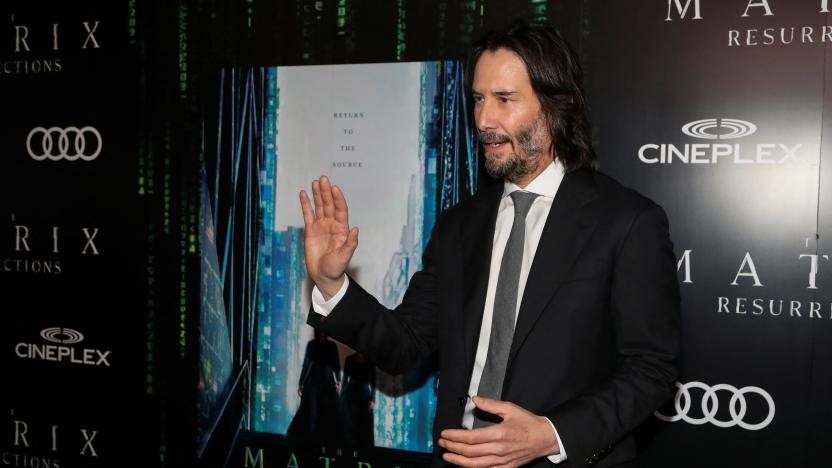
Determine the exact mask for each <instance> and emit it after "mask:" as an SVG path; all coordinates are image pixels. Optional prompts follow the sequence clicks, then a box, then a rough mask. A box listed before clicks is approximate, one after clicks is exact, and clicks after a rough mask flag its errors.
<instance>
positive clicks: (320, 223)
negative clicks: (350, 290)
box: [300, 176, 358, 299]
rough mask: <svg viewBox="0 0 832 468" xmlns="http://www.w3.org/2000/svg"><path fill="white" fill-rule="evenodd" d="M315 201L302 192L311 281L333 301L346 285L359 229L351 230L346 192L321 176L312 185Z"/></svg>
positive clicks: (306, 249) (304, 237) (305, 242)
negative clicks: (313, 203)
mask: <svg viewBox="0 0 832 468" xmlns="http://www.w3.org/2000/svg"><path fill="white" fill-rule="evenodd" d="M312 197H313V198H314V200H315V207H314V209H313V207H312V204H311V203H310V201H309V196H308V195H307V194H306V191H304V190H301V192H300V207H301V210H302V211H303V226H304V231H303V247H304V255H305V257H306V271H307V272H308V273H309V277H310V278H311V279H312V281H313V282H314V283H315V285H316V286H317V287H318V289H319V290H320V291H321V293H322V294H323V295H324V298H326V299H329V298H330V297H332V296H334V295H335V294H336V293H337V292H338V290H339V289H340V288H341V285H342V284H343V282H344V272H345V271H346V270H347V265H348V264H349V262H350V259H351V258H352V254H353V252H355V248H356V247H358V228H355V227H353V228H352V229H350V225H349V211H348V209H347V200H346V198H344V192H342V191H341V189H340V188H339V187H338V186H335V185H332V184H331V183H330V182H329V178H327V177H326V176H321V178H320V179H318V180H313V181H312Z"/></svg>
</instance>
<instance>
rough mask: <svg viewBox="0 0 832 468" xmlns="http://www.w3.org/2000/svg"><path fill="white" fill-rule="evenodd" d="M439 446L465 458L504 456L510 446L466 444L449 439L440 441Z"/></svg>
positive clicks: (495, 443) (493, 443) (497, 443)
mask: <svg viewBox="0 0 832 468" xmlns="http://www.w3.org/2000/svg"><path fill="white" fill-rule="evenodd" d="M439 446H440V447H442V448H444V449H446V450H447V451H449V452H453V453H456V454H459V455H462V456H464V457H469V458H471V457H484V456H488V455H495V456H503V455H505V454H506V452H507V450H508V445H507V444H505V443H503V442H487V443H484V444H473V445H471V444H464V443H462V442H454V441H451V440H448V439H439Z"/></svg>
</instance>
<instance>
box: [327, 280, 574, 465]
mask: <svg viewBox="0 0 832 468" xmlns="http://www.w3.org/2000/svg"><path fill="white" fill-rule="evenodd" d="M321 299H323V296H321ZM546 420H547V421H549V425H550V426H552V430H553V431H555V438H556V439H557V440H558V447H560V453H556V454H554V455H549V456H548V457H546V458H548V459H549V461H550V462H552V463H561V462H564V461H566V449H565V448H563V442H561V441H560V435H558V431H557V429H555V425H554V423H552V421H551V420H550V419H549V418H546Z"/></svg>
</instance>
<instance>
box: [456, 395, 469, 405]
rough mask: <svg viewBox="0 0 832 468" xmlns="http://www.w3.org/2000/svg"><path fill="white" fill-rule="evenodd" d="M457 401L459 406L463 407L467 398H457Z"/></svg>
mask: <svg viewBox="0 0 832 468" xmlns="http://www.w3.org/2000/svg"><path fill="white" fill-rule="evenodd" d="M457 401H458V402H459V406H465V403H466V402H467V401H468V398H466V397H459V399H457Z"/></svg>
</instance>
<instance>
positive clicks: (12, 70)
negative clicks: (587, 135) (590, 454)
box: [0, 0, 832, 468]
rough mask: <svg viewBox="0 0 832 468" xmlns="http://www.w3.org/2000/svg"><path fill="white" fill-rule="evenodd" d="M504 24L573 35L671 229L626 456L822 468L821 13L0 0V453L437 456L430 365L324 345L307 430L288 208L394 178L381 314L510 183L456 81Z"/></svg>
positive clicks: (616, 167)
mask: <svg viewBox="0 0 832 468" xmlns="http://www.w3.org/2000/svg"><path fill="white" fill-rule="evenodd" d="M516 18H524V19H526V20H529V21H534V22H544V23H549V24H553V25H554V26H556V27H558V28H559V29H561V30H562V31H563V32H564V34H565V35H566V36H567V37H568V38H569V40H570V41H571V42H572V43H573V45H574V46H575V48H576V50H577V51H578V52H579V55H580V56H581V59H582V61H583V64H584V68H585V72H586V78H587V82H586V86H587V94H588V96H589V100H590V104H591V109H590V110H591V118H592V122H593V126H594V129H595V141H596V145H597V150H598V153H599V159H600V169H601V170H602V171H604V172H606V173H609V174H611V175H613V176H614V177H616V178H618V179H619V180H620V181H622V182H623V183H624V184H625V185H629V186H631V187H633V188H635V189H637V190H639V191H641V192H642V193H644V194H645V195H647V196H649V197H651V198H653V199H654V200H656V201H657V202H658V203H659V204H661V205H662V206H663V207H664V208H665V209H666V211H667V213H668V215H669V218H670V222H671V234H672V238H673V240H674V243H675V248H676V255H677V258H678V261H679V263H678V278H679V282H680V285H681V288H682V294H683V310H682V313H683V337H684V342H683V356H682V375H681V378H680V380H679V382H678V385H677V393H676V396H675V398H674V399H673V400H672V401H669V402H667V404H666V405H665V406H663V407H662V408H661V409H659V411H657V412H656V414H654V415H653V416H652V417H651V418H649V420H647V421H646V422H645V424H644V425H643V426H642V427H641V428H640V430H639V441H640V442H641V444H642V446H643V450H644V455H643V457H642V459H641V465H642V466H646V467H666V466H674V467H687V466H690V467H693V466H724V467H729V466H730V467H733V466H761V467H763V466H771V467H775V466H795V467H818V466H826V465H828V461H827V459H828V456H829V455H830V454H832V452H830V450H829V449H828V442H827V440H828V439H829V437H830V436H832V423H830V421H832V400H830V399H829V398H828V394H829V392H830V391H832V370H830V367H829V366H828V365H827V364H826V359H825V358H826V357H827V356H830V355H832V295H831V294H830V292H829V291H830V288H831V287H832V283H830V276H829V275H830V269H832V260H830V259H832V251H829V249H828V248H827V247H828V246H826V245H825V242H824V239H825V235H829V234H830V233H832V218H830V216H829V215H828V214H827V212H828V210H829V207H830V206H832V189H830V182H832V165H830V164H829V162H828V161H827V162H826V164H824V154H827V153H829V151H832V146H830V142H829V140H830V139H829V137H828V135H829V131H825V130H828V129H829V123H828V122H829V118H828V116H827V113H828V110H829V109H832V94H831V93H830V91H828V90H827V83H828V82H829V79H828V76H829V73H830V72H832V65H830V63H832V62H831V61H830V60H829V59H830V57H829V54H830V44H832V13H830V5H829V2H827V1H826V0H807V1H802V2H785V1H782V0H780V1H777V0H720V1H716V0H649V1H647V0H645V1H638V2H632V1H630V2H622V1H615V2H611V1H601V0H597V1H596V0H571V1H566V0H565V1H556V0H524V1H520V0H513V1H497V0H470V1H444V0H431V1H423V0H422V1H419V0H397V1H390V2H365V1H358V0H283V1H278V0H273V1H261V0H234V1H219V0H216V1H212V0H203V1H198V2H186V1H180V2H146V1H141V0H123V1H83V2H82V1H78V2H69V1H65V2H57V1H56V2H50V1H37V2H23V1H12V2H5V3H3V4H2V5H0V98H1V99H2V103H3V105H2V110H1V111H0V112H2V115H3V116H4V118H3V122H4V125H3V128H2V130H0V136H1V137H2V148H3V150H2V152H0V154H2V157H0V217H2V221H0V291H2V293H3V294H2V296H3V299H2V300H3V306H2V310H3V311H4V312H5V313H4V314H3V319H2V320H3V326H0V363H2V366H3V368H4V369H5V374H4V375H6V378H5V379H4V380H3V384H4V385H3V386H2V387H3V391H2V397H0V464H1V465H2V466H11V467H27V468H44V467H49V468H62V467H96V466H101V467H104V466H131V465H136V466H177V467H178V466H230V467H240V468H243V467H260V468H264V467H273V466H281V467H284V466H339V465H343V464H349V465H351V466H362V467H369V466H402V467H404V466H418V465H420V464H422V463H424V460H426V457H425V455H424V454H425V452H426V451H429V450H430V449H431V446H430V443H431V442H430V439H429V437H426V431H427V430H428V429H429V419H430V418H429V416H430V414H431V413H432V411H433V409H432V408H433V407H432V405H433V401H434V400H433V393H434V392H433V390H434V388H435V384H436V381H437V376H436V375H435V373H434V372H433V370H432V368H431V366H430V363H428V364H427V365H426V367H425V368H424V369H422V370H420V373H419V374H418V375H411V376H405V377H402V378H394V377H391V376H386V375H383V374H382V373H381V372H370V370H371V369H372V366H371V363H370V364H367V363H366V362H364V361H363V360H362V358H361V357H359V356H355V355H354V354H353V353H352V351H351V350H349V349H347V348H345V347H343V346H341V345H340V344H332V345H330V344H326V342H325V341H324V342H322V343H324V344H321V345H320V346H321V347H322V349H324V348H326V349H332V350H337V351H336V352H335V353H334V354H333V356H335V359H334V360H333V361H332V362H329V361H327V363H326V364H325V365H324V367H323V368H325V369H326V372H331V373H332V376H331V377H332V385H331V386H332V387H333V388H332V389H331V390H332V391H331V392H330V390H329V389H327V390H326V392H323V391H322V392H321V393H320V395H324V396H323V397H322V398H330V397H331V398H332V400H331V401H330V403H331V405H332V406H331V408H330V411H329V413H328V414H327V415H325V416H323V417H318V416H315V417H310V416H309V415H308V412H309V410H308V404H309V400H308V398H309V395H310V394H313V393H310V391H309V387H308V385H309V382H307V381H304V380H303V378H302V376H303V374H304V373H305V369H308V368H309V366H310V365H313V364H309V363H308V359H307V364H304V357H305V356H306V355H307V354H309V353H308V351H307V349H309V348H310V347H314V346H318V345H314V344H313V341H314V340H313V339H312V338H313V337H312V334H311V330H308V329H306V328H304V327H305V325H303V318H304V317H303V316H304V315H305V308H306V306H307V305H308V296H307V294H308V289H307V288H308V285H307V284H306V283H305V272H304V271H303V266H302V262H301V261H299V258H300V257H299V254H300V253H301V251H300V250H299V248H300V247H299V246H300V244H299V240H300V237H299V236H300V233H299V231H298V230H297V229H296V226H295V224H293V223H294V221H293V219H294V218H293V217H294V216H295V213H293V212H292V210H293V209H296V207H295V206H294V205H295V201H294V199H293V198H294V196H292V197H290V196H289V195H284V194H285V193H289V194H291V193H295V190H296V188H301V187H303V186H305V185H306V183H307V180H305V179H306V178H308V177H309V174H311V172H310V171H312V172H314V171H320V170H326V171H328V172H330V173H331V175H333V177H335V176H337V177H338V178H339V179H340V180H343V181H344V184H343V185H345V186H348V185H350V183H352V184H354V185H355V188H353V189H351V190H352V191H351V193H354V194H355V195H354V198H355V199H356V203H358V204H360V203H362V202H361V200H362V199H363V198H364V197H371V191H369V190H368V191H367V192H366V193H365V192H364V190H367V189H366V186H368V185H369V184H370V182H367V181H371V180H372V178H373V177H374V176H375V175H376V174H378V173H379V171H383V172H384V173H389V174H391V175H395V176H396V177H398V178H400V179H401V182H400V183H398V186H400V187H402V190H401V193H397V194H395V196H392V197H391V198H390V200H387V201H388V202H389V203H390V204H391V205H390V207H389V208H388V210H389V213H390V214H394V213H395V216H398V218H396V219H400V223H398V224H396V225H388V226H382V225H379V229H378V232H376V233H374V231H373V230H372V229H373V228H372V226H371V225H362V226H361V227H362V236H363V238H369V239H375V238H373V237H372V236H374V235H375V236H377V239H378V241H371V243H370V244H368V243H366V242H365V243H363V244H362V247H367V246H369V245H372V247H373V248H370V249H368V250H367V251H365V252H364V257H360V258H357V259H356V260H357V263H358V264H357V265H356V266H357V268H358V269H359V270H360V271H361V272H362V273H363V274H365V275H367V277H368V278H375V279H373V280H371V281H373V282H375V285H374V286H373V287H376V288H378V290H379V295H380V296H382V299H383V300H384V301H390V302H391V303H394V302H395V301H396V300H397V299H398V297H399V294H400V292H401V290H402V289H403V287H404V285H405V284H406V281H407V278H408V277H409V275H410V274H412V271H413V269H414V268H417V267H418V258H419V253H420V251H421V248H422V246H423V242H424V240H426V237H425V233H427V232H430V225H431V224H432V220H433V219H435V216H437V215H438V214H439V213H441V211H443V210H444V209H446V208H448V207H449V206H451V205H452V204H454V203H456V202H458V201H459V200H461V199H464V198H466V197H468V196H470V194H471V193H473V192H474V191H476V189H477V188H478V187H480V188H481V187H483V186H485V185H487V184H490V183H493V181H491V180H489V179H488V177H487V176H485V175H484V174H483V173H482V171H481V169H480V167H479V165H478V164H477V156H478V148H477V147H476V144H475V142H474V140H473V139H471V138H470V137H471V133H470V131H471V123H470V119H469V114H468V111H467V108H468V102H467V97H466V96H465V95H464V92H462V88H461V78H462V77H463V76H464V73H465V70H464V58H465V53H466V51H467V49H468V47H469V45H470V44H471V43H472V42H473V41H474V40H476V39H477V38H478V37H479V36H480V35H481V34H483V33H484V32H485V31H487V30H489V29H492V28H498V27H503V26H505V25H507V24H508V23H510V22H511V21H513V20H514V19H516ZM381 62H384V63H381ZM394 62H395V63H394ZM307 65H332V66H327V67H306V66H307ZM381 72H383V73H381ZM373 80H378V82H376V81H373ZM316 87H318V88H319V89H321V92H320V93H316V92H315V91H314V90H315V89H316ZM324 89H325V90H326V93H328V94H326V96H329V97H327V99H326V100H322V101H323V102H321V103H316V104H314V105H313V103H315V102H316V101H314V100H313V99H311V98H309V99H305V98H304V96H306V95H308V94H309V93H312V94H314V95H315V96H318V97H320V96H323V95H324V94H325V93H324ZM373 89H378V95H375V94H373V93H372V90H373ZM304 93H306V94H304ZM384 96H388V97H384ZM359 97H360V98H361V99H358V98H359ZM391 99H397V100H401V101H402V103H403V104H401V105H397V106H396V107H397V108H399V107H401V112H399V113H398V114H396V113H393V114H388V113H386V112H387V111H386V110H385V106H384V105H383V102H376V101H380V100H381V101H384V102H393V101H391ZM385 100H386V101H385ZM397 102H398V101H397ZM406 103H411V104H406ZM380 126H384V131H381V130H379V128H380ZM307 134H308V135H311V136H309V137H308V139H307V140H305V138H307V137H305V135H307ZM380 142H382V143H385V144H390V145H395V146H396V147H397V148H401V149H402V151H400V153H401V154H398V155H396V157H398V158H401V161H402V162H401V164H395V165H393V166H390V167H388V166H384V165H383V164H384V163H386V162H387V161H386V160H385V159H384V158H380V157H379V155H381V154H382V153H381V152H380V151H381V150H380V149H379V148H380V147H379V146H378V145H379V144H380ZM313 150H314V151H313ZM309 151H313V153H314V154H313V153H308V152H309ZM330 151H331V153H328V152H330ZM313 156H314V157H313ZM393 168H395V169H393ZM405 169H406V170H405ZM391 171H397V172H391ZM367 200H368V203H373V200H372V198H367ZM396 200H398V202H396V203H393V202H394V201H396ZM365 223H368V224H372V220H369V219H368V220H367V221H365ZM391 228H392V229H393V231H394V232H393V231H391V232H390V233H388V232H386V231H384V229H391ZM366 236H369V237H366ZM387 244H389V246H388V245H387ZM373 253H377V255H372V254H373ZM324 339H325V338H324ZM307 343H309V344H307ZM368 366H369V367H368ZM368 376H371V377H368ZM440 378H441V377H440ZM362 379H363V380H362ZM336 381H337V385H335V383H336ZM368 381H371V382H368ZM355 382H359V383H361V382H368V383H367V384H363V383H361V384H360V385H359V386H356V385H355ZM304 383H306V384H307V388H306V390H307V391H306V392H305V393H306V395H307V397H306V398H307V399H306V400H305V399H304V397H303V393H304V392H303V391H299V390H301V389H300V388H298V387H300V386H302V385H303V384H304ZM368 384H369V387H366V385H368ZM362 385H363V386H365V387H362ZM322 388H323V387H322ZM327 388H328V387H327ZM367 388H369V393H367V392H365V391H364V390H366V389H367ZM347 389H349V391H347ZM356 389H362V390H361V392H358V393H356V392H357V390H356ZM327 392H329V393H327ZM314 394H315V395H318V393H314ZM359 394H360V397H357V396H356V395H359ZM326 395H329V396H326ZM304 401H306V402H307V403H306V404H307V409H306V410H305V412H304V410H301V406H302V405H303V404H304ZM320 401H321V402H324V401H325V400H320ZM327 401H328V400H327ZM356 402H358V403H356ZM330 403H327V404H330ZM339 405H340V406H339ZM350 405H353V406H355V405H363V406H362V407H364V408H366V410H363V411H362V412H351V410H350V409H349V408H351V406H350ZM338 408H340V409H338ZM298 414H303V415H305V416H304V417H303V418H300V416H298ZM295 420H299V421H300V420H302V421H306V422H304V423H303V424H301V423H299V422H296V423H293V422H294V421H295ZM359 420H360V421H363V422H361V424H362V426H361V427H362V428H364V429H362V431H364V432H362V433H361V434H364V433H365V432H366V435H367V437H364V436H363V435H362V436H361V437H359V436H358V433H357V432H354V431H353V432H350V435H351V437H339V436H338V433H341V434H342V435H343V434H344V433H346V432H347V429H346V428H348V427H357V426H349V424H355V423H356V421H359ZM293 424H294V427H295V429H297V428H298V427H301V428H303V430H301V431H300V432H298V431H295V432H294V433H295V435H296V436H295V437H292V435H291V434H290V432H292V431H293V430H292V429H290V427H291V426H292V425H293ZM426 424H427V425H426ZM328 427H330V428H332V427H338V428H340V429H339V430H337V431H335V435H333V431H332V430H327V428H328ZM339 431H340V432H339ZM350 431H352V430H350ZM298 434H300V435H298ZM373 446H375V448H373Z"/></svg>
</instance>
